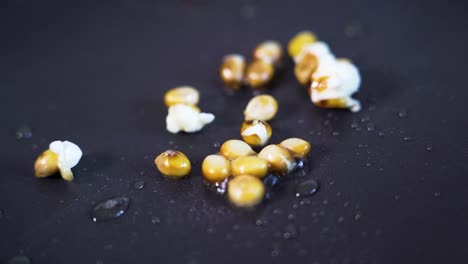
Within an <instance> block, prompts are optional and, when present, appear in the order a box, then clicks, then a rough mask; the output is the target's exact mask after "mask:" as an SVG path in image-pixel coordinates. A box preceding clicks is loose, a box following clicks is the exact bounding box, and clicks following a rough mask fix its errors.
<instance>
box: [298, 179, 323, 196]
mask: <svg viewBox="0 0 468 264" xmlns="http://www.w3.org/2000/svg"><path fill="white" fill-rule="evenodd" d="M318 188H319V184H318V182H317V181H316V180H307V181H303V182H301V183H299V184H298V185H296V197H300V198H301V197H307V196H311V195H314V194H315V193H317V191H318Z"/></svg>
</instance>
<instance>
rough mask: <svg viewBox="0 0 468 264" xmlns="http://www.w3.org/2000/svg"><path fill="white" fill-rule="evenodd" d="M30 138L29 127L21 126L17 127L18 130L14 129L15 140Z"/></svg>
mask: <svg viewBox="0 0 468 264" xmlns="http://www.w3.org/2000/svg"><path fill="white" fill-rule="evenodd" d="M30 138H32V131H31V128H30V127H29V126H27V125H23V126H20V127H18V129H16V139H17V140H22V139H30Z"/></svg>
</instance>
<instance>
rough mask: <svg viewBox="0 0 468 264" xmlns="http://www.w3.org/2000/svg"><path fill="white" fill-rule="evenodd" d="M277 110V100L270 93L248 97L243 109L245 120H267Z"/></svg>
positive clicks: (273, 115) (271, 117)
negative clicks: (248, 99)
mask: <svg viewBox="0 0 468 264" xmlns="http://www.w3.org/2000/svg"><path fill="white" fill-rule="evenodd" d="M277 112H278V102H277V101H276V99H275V98H274V97H273V96H271V95H257V96H255V97H254V98H252V99H250V101H249V103H248V104H247V107H246V108H245V110H244V116H245V120H255V119H258V120H262V121H268V120H271V119H273V117H275V115H276V113H277Z"/></svg>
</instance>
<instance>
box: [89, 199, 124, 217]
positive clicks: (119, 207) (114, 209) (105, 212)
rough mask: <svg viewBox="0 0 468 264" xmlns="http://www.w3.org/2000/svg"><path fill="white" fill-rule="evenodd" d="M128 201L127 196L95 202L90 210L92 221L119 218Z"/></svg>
mask: <svg viewBox="0 0 468 264" xmlns="http://www.w3.org/2000/svg"><path fill="white" fill-rule="evenodd" d="M129 203H130V198H128V197H123V196H121V197H114V198H111V199H108V200H105V201H103V202H101V203H99V204H97V205H96V206H95V207H94V208H93V211H92V219H93V221H94V222H101V221H107V220H112V219H115V218H119V217H120V216H121V215H123V214H124V213H125V211H126V210H127V208H128V205H129Z"/></svg>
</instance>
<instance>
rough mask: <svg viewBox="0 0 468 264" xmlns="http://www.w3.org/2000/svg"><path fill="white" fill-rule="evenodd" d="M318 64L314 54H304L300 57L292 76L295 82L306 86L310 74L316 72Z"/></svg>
mask: <svg viewBox="0 0 468 264" xmlns="http://www.w3.org/2000/svg"><path fill="white" fill-rule="evenodd" d="M318 64H319V63H318V58H317V56H315V55H314V54H312V53H304V55H301V56H300V58H299V59H298V61H297V63H296V65H295V66H294V75H295V76H296V79H297V81H298V82H299V83H300V84H302V85H306V84H308V83H309V82H310V79H311V77H312V74H313V73H314V72H315V71H316V70H317V68H318Z"/></svg>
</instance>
